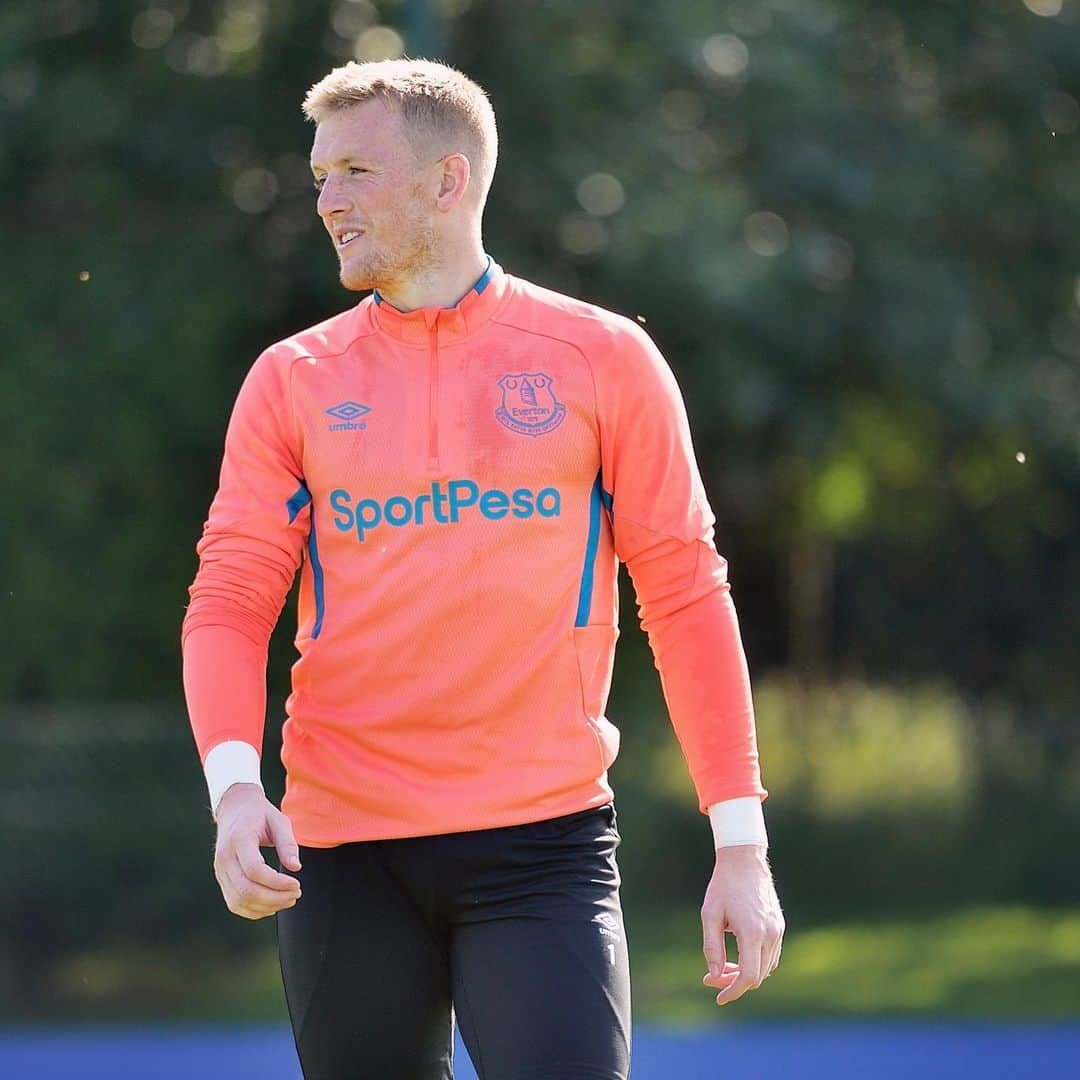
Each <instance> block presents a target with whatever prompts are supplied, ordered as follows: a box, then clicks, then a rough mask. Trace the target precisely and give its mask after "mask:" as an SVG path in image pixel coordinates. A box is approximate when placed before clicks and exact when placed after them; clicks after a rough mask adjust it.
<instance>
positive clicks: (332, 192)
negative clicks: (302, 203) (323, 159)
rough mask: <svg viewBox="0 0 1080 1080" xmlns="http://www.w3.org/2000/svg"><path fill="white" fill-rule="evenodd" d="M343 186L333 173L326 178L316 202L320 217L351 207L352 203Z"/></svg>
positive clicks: (338, 212) (327, 216)
mask: <svg viewBox="0 0 1080 1080" xmlns="http://www.w3.org/2000/svg"><path fill="white" fill-rule="evenodd" d="M345 188H346V185H345V184H343V183H341V180H340V179H339V178H338V177H336V176H334V175H333V174H331V175H330V176H328V177H327V178H326V181H325V182H324V183H323V186H322V190H321V191H320V192H319V199H318V202H317V203H316V209H317V210H318V212H319V216H320V217H322V218H329V217H330V215H331V214H340V213H343V212H344V211H346V210H349V209H350V208H351V206H352V203H351V202H350V200H349V197H348V195H347V193H346V190H345Z"/></svg>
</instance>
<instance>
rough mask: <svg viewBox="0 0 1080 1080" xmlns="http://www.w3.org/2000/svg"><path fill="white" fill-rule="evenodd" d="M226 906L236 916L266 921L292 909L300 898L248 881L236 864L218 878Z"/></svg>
mask: <svg viewBox="0 0 1080 1080" xmlns="http://www.w3.org/2000/svg"><path fill="white" fill-rule="evenodd" d="M218 882H219V883H220V885H221V892H222V895H223V896H224V897H225V904H226V906H227V907H228V909H229V910H230V911H231V912H232V913H233V914H234V915H239V916H241V918H244V919H265V918H266V917H267V916H268V915H274V914H276V913H277V912H279V911H283V910H285V908H291V907H292V906H293V905H294V904H295V903H296V901H297V900H298V899H299V897H298V896H297V895H296V894H292V895H290V894H289V893H286V892H282V891H280V890H278V889H268V888H266V886H264V885H256V884H255V883H254V882H252V881H249V880H247V879H246V878H245V877H244V876H243V873H242V871H241V870H240V868H239V863H236V864H235V865H234V866H233V867H232V868H230V869H226V870H223V871H222V872H221V873H220V874H219V876H218Z"/></svg>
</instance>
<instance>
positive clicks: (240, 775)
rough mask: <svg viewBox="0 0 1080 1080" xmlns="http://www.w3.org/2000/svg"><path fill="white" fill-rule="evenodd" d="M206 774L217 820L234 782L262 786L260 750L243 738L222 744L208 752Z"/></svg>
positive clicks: (204, 770) (204, 764) (211, 808)
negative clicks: (225, 797) (222, 800)
mask: <svg viewBox="0 0 1080 1080" xmlns="http://www.w3.org/2000/svg"><path fill="white" fill-rule="evenodd" d="M203 773H204V774H205V775H206V788H207V790H208V791H209V793H210V813H211V814H212V815H213V816H214V819H215V820H217V808H218V803H219V802H221V796H222V795H224V794H225V792H226V791H228V790H229V788H231V787H232V786H233V784H258V785H259V787H262V780H261V778H260V777H259V751H258V750H256V749H255V747H254V746H252V745H251V743H246V742H241V741H240V740H239V739H229V740H228V741H227V742H223V743H218V744H217V746H215V747H214V749H213V750H211V751H210V753H209V754H207V755H206V761H204V762H203Z"/></svg>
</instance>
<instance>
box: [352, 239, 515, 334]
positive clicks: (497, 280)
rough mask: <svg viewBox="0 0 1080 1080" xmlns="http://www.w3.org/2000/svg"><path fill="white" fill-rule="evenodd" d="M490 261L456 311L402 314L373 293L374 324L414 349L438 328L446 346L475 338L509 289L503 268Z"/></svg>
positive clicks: (423, 310)
mask: <svg viewBox="0 0 1080 1080" xmlns="http://www.w3.org/2000/svg"><path fill="white" fill-rule="evenodd" d="M487 260H488V264H487V269H486V270H485V271H484V272H483V274H481V275H480V277H479V278H478V279H477V281H476V284H474V285H473V287H472V288H471V289H470V290H469V291H468V292H467V293H466V294H465V295H464V296H463V297H462V298H461V299H460V300H459V301H458V302H457V303H456V304H455V305H454V306H453V307H448V308H440V307H424V308H417V309H416V310H415V311H399V310H398V309H397V308H396V307H394V305H393V304H391V303H390V302H389V301H388V300H387V299H386V298H385V297H383V296H380V295H379V291H378V289H376V290H374V291H373V292H372V294H371V297H370V302H369V304H368V311H369V315H370V318H371V321H372V323H373V324H374V325H375V326H376V327H378V329H380V330H383V331H385V332H386V333H388V334H390V335H391V336H393V337H396V338H398V339H399V340H400V341H404V342H406V343H408V344H411V345H426V344H427V343H428V342H429V340H430V338H431V331H432V330H435V329H436V327H437V328H438V334H439V339H440V340H441V341H443V342H446V341H451V340H453V339H455V338H465V337H468V336H469V335H470V334H474V333H475V332H476V331H477V330H478V329H479V328H480V327H481V326H482V325H483V324H484V323H486V322H487V321H488V319H490V318H491V316H492V314H494V312H495V309H496V308H497V307H498V306H499V304H500V303H501V302H502V299H503V297H504V296H505V295H506V292H507V290H508V288H509V280H508V278H507V274H506V272H505V271H504V270H503V268H502V267H501V266H500V265H499V264H498V263H497V262H496V261H495V260H494V259H493V258H492V257H491V256H490V255H489V256H488V257H487Z"/></svg>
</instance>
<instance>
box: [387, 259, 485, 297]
mask: <svg viewBox="0 0 1080 1080" xmlns="http://www.w3.org/2000/svg"><path fill="white" fill-rule="evenodd" d="M494 264H495V260H494V259H492V257H491V256H490V255H489V256H488V257H487V269H486V270H485V271H484V272H483V273H482V274H481V275H480V277H479V279H478V280H477V282H476V284H475V285H474V286H473V291H475V292H477V293H482V292H483V291H484V290H485V289H486V288H487V287H488V286H489V285H490V284H491V272H492V269H493V268H494ZM371 295H372V298H373V299H374V301H375V303H376V304H384V303H387V301H386V300H385V299H384V298H383V297H382V296H380V295H379V290H378V289H372V291H371ZM390 306H391V307H393V306H394V305H393V304H391V305H390Z"/></svg>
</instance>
